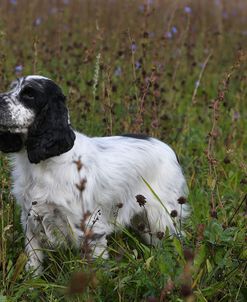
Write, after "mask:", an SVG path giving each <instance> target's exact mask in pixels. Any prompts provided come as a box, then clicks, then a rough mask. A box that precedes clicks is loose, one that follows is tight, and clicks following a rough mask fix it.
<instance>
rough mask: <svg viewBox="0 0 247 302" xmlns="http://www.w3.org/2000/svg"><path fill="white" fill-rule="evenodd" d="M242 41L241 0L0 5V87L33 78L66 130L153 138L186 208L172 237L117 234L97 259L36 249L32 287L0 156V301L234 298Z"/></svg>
mask: <svg viewBox="0 0 247 302" xmlns="http://www.w3.org/2000/svg"><path fill="white" fill-rule="evenodd" d="M246 36H247V3H246V1H244V0H238V1H227V0H215V1H213V0H210V1H206V0H198V1H183V0H182V1H172V0H162V1H161V0H160V1H159V0H156V1H155V0H154V1H146V0H145V1H144V0H143V1H130V0H126V1H120V0H115V1H111V0H108V1H107V0H105V1H100V0H98V1H97V0H93V1H89V0H85V1H79V0H74V1H72V0H70V1H69V0H67V1H65V0H63V1H62V0H61V1H59V0H57V1H46V0H45V1H38V0H34V1H25V0H16V1H7V0H3V1H1V3H0V77H1V81H0V90H1V91H4V90H5V89H6V88H7V86H8V84H9V82H10V81H11V80H13V78H15V77H19V76H22V75H27V74H32V73H37V74H42V75H45V76H48V77H51V78H52V79H54V80H55V81H57V82H58V83H59V84H60V85H61V86H62V87H63V89H64V91H65V93H66V95H67V101H68V106H69V108H70V111H71V121H72V124H73V126H74V127H75V128H77V129H78V130H80V131H82V132H84V133H86V134H88V135H99V136H100V135H111V134H121V133H131V132H141V133H145V134H149V135H153V136H155V137H157V138H160V139H162V140H164V141H165V142H167V143H168V144H170V145H171V146H173V147H174V149H175V150H176V151H177V153H178V155H179V157H180V161H181V165H182V166H183V168H184V173H185V175H186V178H187V181H188V184H189V188H190V195H189V199H188V202H189V204H190V206H191V210H192V212H191V216H190V217H189V219H188V220H187V222H186V224H185V226H184V232H185V236H184V239H183V241H181V240H180V238H179V237H174V238H172V237H170V235H169V234H168V233H167V232H166V230H163V232H161V233H160V234H157V236H159V238H160V240H161V247H160V248H153V247H149V246H146V245H144V244H143V243H142V242H141V241H140V240H139V238H137V236H136V235H135V233H134V232H133V231H132V230H127V229H124V230H123V233H122V234H113V235H112V237H111V239H110V245H109V251H110V254H111V257H110V259H109V260H102V259H98V260H96V261H95V262H93V263H91V264H90V265H88V261H87V259H86V258H84V257H82V256H81V253H80V251H72V250H69V249H68V250H66V251H65V250H63V249H60V250H57V251H53V250H48V251H47V261H46V266H45V273H44V275H43V276H42V277H40V278H36V279H34V278H33V277H32V275H31V274H29V273H26V272H25V270H24V265H25V261H26V257H25V254H24V253H23V247H24V242H23V237H24V235H23V233H22V230H21V226H20V223H19V216H20V209H19V208H18V207H17V206H16V205H15V202H14V200H13V198H12V196H11V194H10V188H11V184H10V178H9V169H10V168H9V166H8V161H7V158H6V156H5V155H3V154H2V155H1V157H0V171H1V174H0V190H1V191H0V220H1V221H0V232H1V236H0V301H18V302H19V301H54V302H55V301H138V302H139V301H149V302H151V301H246V299H247V288H246V259H247V254H246V203H247V195H246V194H247V164H246V159H247V105H246V104H247V103H246V99H247V88H246V87H247V81H246V79H247V73H246V57H247V55H246V52H245V49H246V46H247V37H246ZM137 206H139V205H138V204H137Z"/></svg>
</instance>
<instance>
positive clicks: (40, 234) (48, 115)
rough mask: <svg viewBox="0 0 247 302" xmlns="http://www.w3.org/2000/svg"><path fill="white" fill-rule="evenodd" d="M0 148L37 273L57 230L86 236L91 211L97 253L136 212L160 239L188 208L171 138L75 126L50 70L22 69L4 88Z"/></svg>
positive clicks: (79, 239) (66, 234) (72, 238)
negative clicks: (103, 133)
mask: <svg viewBox="0 0 247 302" xmlns="http://www.w3.org/2000/svg"><path fill="white" fill-rule="evenodd" d="M0 150H1V151H3V152H5V153H10V160H11V163H12V178H13V189H12V192H13V194H14V196H15V198H16V200H17V202H18V203H19V204H20V205H21V207H22V216H21V221H22V225H23V229H24V232H25V237H26V252H27V255H28V264H27V267H31V268H33V269H35V270H36V272H37V273H40V272H41V271H42V260H43V258H44V255H43V251H42V248H44V247H45V245H46V244H47V242H49V244H52V245H54V244H57V243H58V241H59V239H58V237H59V236H57V233H61V234H62V237H64V238H65V239H66V240H69V241H72V242H74V243H76V244H77V245H78V246H80V244H82V240H83V238H84V237H85V234H84V233H85V232H83V230H82V228H81V227H80V223H81V221H82V219H83V217H85V213H87V212H90V213H91V214H92V215H91V216H88V217H87V222H86V223H87V226H88V228H89V229H90V228H92V233H93V234H95V236H93V238H92V242H91V246H92V248H93V250H94V251H93V253H94V256H99V255H101V256H103V257H107V250H106V246H107V237H106V236H107V235H109V234H110V233H112V232H113V231H114V229H116V228H117V227H118V226H131V225H132V224H135V221H136V219H135V217H138V219H139V221H140V220H141V221H143V223H144V224H145V225H146V228H148V232H145V231H143V230H142V232H141V235H142V236H143V237H144V239H145V240H149V238H151V237H152V243H154V244H155V243H157V242H158V239H157V237H156V236H155V235H156V234H157V233H159V232H163V231H164V230H165V228H166V227H168V228H169V230H170V231H171V233H174V231H175V226H174V221H173V219H172V217H171V216H170V213H171V212H172V211H173V213H176V214H177V215H178V217H180V218H183V217H185V216H186V213H188V211H187V205H184V206H183V209H182V211H181V205H180V204H179V202H178V199H179V198H180V197H186V196H187V185H186V181H185V178H184V176H183V173H182V170H181V167H180V165H179V163H178V160H177V157H176V155H175V153H174V152H173V150H172V149H171V148H170V147H169V146H168V145H166V144H165V143H163V142H161V141H159V140H157V139H154V138H150V137H144V136H135V135H124V136H113V137H93V138H91V137H88V136H86V135H84V134H81V133H78V132H76V131H74V130H73V129H72V127H71V125H70V121H69V115H68V111H67V108H66V105H65V96H64V95H63V93H62V91H61V89H60V88H59V87H58V86H57V85H56V84H55V83H54V82H53V81H52V80H50V79H48V78H45V77H42V76H27V77H23V78H20V79H18V80H16V81H14V82H13V83H12V85H11V87H10V91H8V92H5V93H2V94H0ZM75 162H77V165H76V164H75ZM78 184H79V185H78ZM151 188H152V189H151ZM154 192H155V194H154ZM156 194H157V196H158V197H159V198H157V196H155V195H156ZM138 199H139V200H138ZM137 201H138V202H139V204H140V205H141V203H142V202H144V201H145V206H140V205H138V203H137ZM180 201H181V198H180ZM95 213H96V214H97V215H98V217H97V219H95V215H96V214H95ZM175 216H176V215H175ZM147 220H148V221H147ZM134 227H135V228H136V226H135V225H134ZM136 229H138V228H136ZM147 233H149V234H153V236H149V235H148V234H147ZM60 237H61V236H60ZM158 237H159V236H158ZM156 241H157V242H156Z"/></svg>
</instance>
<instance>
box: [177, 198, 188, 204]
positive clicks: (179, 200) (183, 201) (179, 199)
mask: <svg viewBox="0 0 247 302" xmlns="http://www.w3.org/2000/svg"><path fill="white" fill-rule="evenodd" d="M186 202H187V199H186V198H185V197H184V196H181V197H179V198H178V203H179V204H185V203H186Z"/></svg>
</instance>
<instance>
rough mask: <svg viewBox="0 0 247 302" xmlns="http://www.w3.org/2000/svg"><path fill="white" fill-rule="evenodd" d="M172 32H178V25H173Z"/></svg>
mask: <svg viewBox="0 0 247 302" xmlns="http://www.w3.org/2000/svg"><path fill="white" fill-rule="evenodd" d="M171 32H172V33H173V34H176V33H177V32H178V29H177V27H176V26H173V27H172V29H171Z"/></svg>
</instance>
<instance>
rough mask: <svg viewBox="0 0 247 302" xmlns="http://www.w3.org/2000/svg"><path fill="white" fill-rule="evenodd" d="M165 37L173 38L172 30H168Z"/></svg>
mask: <svg viewBox="0 0 247 302" xmlns="http://www.w3.org/2000/svg"><path fill="white" fill-rule="evenodd" d="M165 38H167V39H172V32H171V31H168V32H166V33H165Z"/></svg>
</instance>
